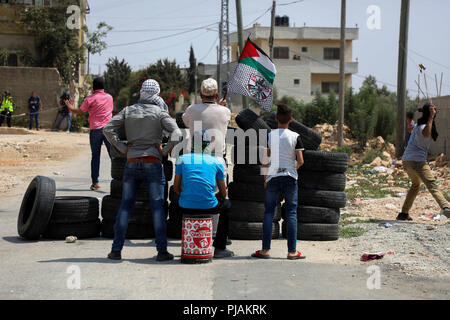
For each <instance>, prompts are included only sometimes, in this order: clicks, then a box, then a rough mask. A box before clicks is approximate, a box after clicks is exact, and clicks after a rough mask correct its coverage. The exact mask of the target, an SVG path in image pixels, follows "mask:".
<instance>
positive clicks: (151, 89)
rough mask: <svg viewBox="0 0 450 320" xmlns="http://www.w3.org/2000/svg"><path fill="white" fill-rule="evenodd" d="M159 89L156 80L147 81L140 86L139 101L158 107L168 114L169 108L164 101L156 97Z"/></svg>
mask: <svg viewBox="0 0 450 320" xmlns="http://www.w3.org/2000/svg"><path fill="white" fill-rule="evenodd" d="M160 91H161V89H160V87H159V83H158V81H156V80H153V79H148V80H145V82H144V83H143V84H142V88H141V100H142V102H146V103H150V104H154V105H157V106H159V107H160V108H161V109H162V110H164V111H166V112H168V111H169V107H168V106H167V104H166V103H165V102H164V100H163V99H162V98H161V97H160V96H158V94H159V93H160Z"/></svg>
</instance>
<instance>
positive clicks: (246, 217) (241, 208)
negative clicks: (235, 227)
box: [228, 200, 281, 222]
mask: <svg viewBox="0 0 450 320" xmlns="http://www.w3.org/2000/svg"><path fill="white" fill-rule="evenodd" d="M264 211H265V208H264V203H263V202H251V201H239V200H233V201H231V208H230V210H229V211H228V217H229V219H230V220H233V221H246V222H263V221H264ZM280 220H281V206H277V208H276V209H275V214H274V216H273V221H275V222H276V221H280Z"/></svg>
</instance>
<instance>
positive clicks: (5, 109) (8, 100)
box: [0, 91, 15, 128]
mask: <svg viewBox="0 0 450 320" xmlns="http://www.w3.org/2000/svg"><path fill="white" fill-rule="evenodd" d="M14 106H15V105H14V100H13V98H12V97H11V93H10V92H9V91H5V92H4V93H3V96H2V100H1V101H0V127H1V126H2V124H3V121H4V120H5V118H6V123H7V124H8V127H10V128H11V116H12V113H13V112H14Z"/></svg>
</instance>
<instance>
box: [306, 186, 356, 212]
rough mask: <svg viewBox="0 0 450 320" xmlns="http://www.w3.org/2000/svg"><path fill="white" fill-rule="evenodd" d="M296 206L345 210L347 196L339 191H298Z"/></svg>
mask: <svg viewBox="0 0 450 320" xmlns="http://www.w3.org/2000/svg"><path fill="white" fill-rule="evenodd" d="M298 204H299V205H303V206H313V207H326V208H345V206H346V205H347V194H346V193H345V192H339V191H324V190H315V189H300V188H299V189H298Z"/></svg>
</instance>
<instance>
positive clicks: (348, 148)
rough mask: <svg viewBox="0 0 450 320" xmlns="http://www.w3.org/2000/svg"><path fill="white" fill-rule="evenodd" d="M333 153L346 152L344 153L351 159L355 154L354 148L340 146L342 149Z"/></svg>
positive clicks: (336, 149) (338, 148) (337, 149)
mask: <svg viewBox="0 0 450 320" xmlns="http://www.w3.org/2000/svg"><path fill="white" fill-rule="evenodd" d="M332 151H333V152H344V153H346V154H348V157H349V158H350V157H351V155H352V154H353V150H352V147H350V146H340V147H337V148H335V149H333V150H332Z"/></svg>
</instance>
